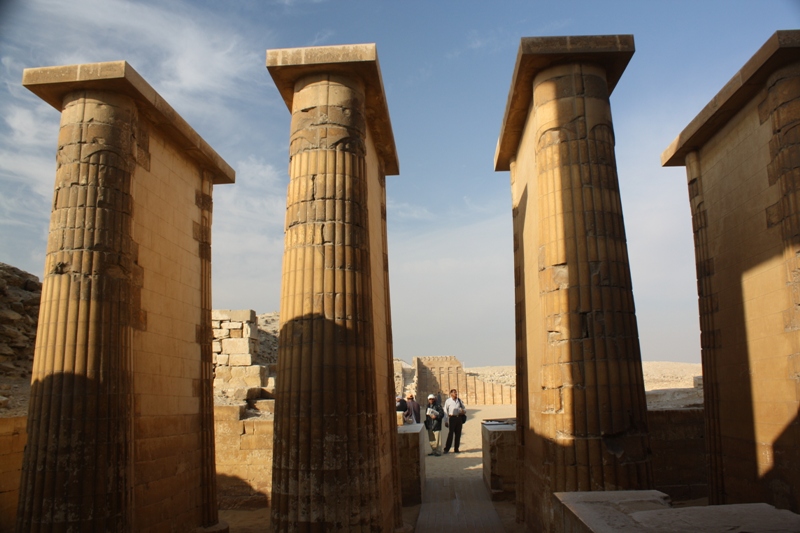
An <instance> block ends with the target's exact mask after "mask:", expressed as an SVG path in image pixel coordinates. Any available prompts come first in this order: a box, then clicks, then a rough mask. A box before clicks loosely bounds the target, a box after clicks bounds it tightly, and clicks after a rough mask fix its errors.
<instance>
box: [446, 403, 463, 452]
mask: <svg viewBox="0 0 800 533" xmlns="http://www.w3.org/2000/svg"><path fill="white" fill-rule="evenodd" d="M444 412H445V414H446V415H447V418H446V420H445V423H444V424H445V426H447V427H448V428H449V429H450V431H448V432H447V442H445V444H444V453H448V452H449V451H450V446H451V445H452V444H455V448H454V449H453V453H460V450H459V449H458V446H459V444H461V415H463V414H466V413H467V409H466V407H464V402H462V401H461V398H459V397H458V391H457V390H456V389H452V390H451V391H450V397H449V398H448V399H447V401H446V402H444ZM453 435H455V437H456V441H455V443H454V442H453Z"/></svg>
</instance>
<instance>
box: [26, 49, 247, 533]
mask: <svg viewBox="0 0 800 533" xmlns="http://www.w3.org/2000/svg"><path fill="white" fill-rule="evenodd" d="M23 84H24V85H25V86H26V87H27V88H28V89H30V90H31V91H33V92H34V93H36V94H37V95H39V96H40V97H41V98H43V99H44V100H45V101H47V102H48V103H50V104H51V105H52V106H53V107H55V108H56V109H57V110H59V111H61V129H60V133H59V140H58V154H57V163H58V168H57V171H56V180H55V191H54V196H53V211H52V213H51V222H50V234H49V238H48V247H47V259H46V264H45V278H44V283H43V294H42V303H41V314H40V317H41V319H40V321H39V326H38V332H37V344H36V350H35V356H34V369H33V379H32V389H31V390H32V398H31V402H30V406H29V417H28V419H29V421H28V424H29V425H28V428H29V440H28V445H27V447H26V452H25V456H24V460H23V466H22V481H21V484H20V498H19V506H18V515H17V528H18V530H19V531H31V530H32V531H40V532H46V531H67V530H70V531H71V530H87V531H88V530H91V531H110V532H112V531H113V532H116V531H153V530H178V529H181V530H183V529H186V528H191V529H196V528H203V527H206V528H211V529H213V530H215V531H222V530H225V529H226V526H225V525H224V524H219V521H218V515H217V502H216V476H215V468H214V419H213V403H212V402H213V399H212V352H211V343H212V334H211V333H212V332H211V242H210V237H211V211H212V200H211V197H212V192H213V191H212V189H213V185H214V184H215V183H232V182H233V179H234V173H233V170H232V169H231V168H230V167H229V166H228V165H227V164H226V163H225V162H224V161H222V159H221V158H220V157H219V156H218V155H217V154H216V153H215V152H214V151H213V150H212V149H211V148H210V147H209V146H208V145H207V144H206V143H205V141H203V139H202V138H200V137H199V136H198V135H197V133H196V132H194V130H192V129H191V128H190V127H189V126H188V124H186V123H185V122H184V121H183V119H182V118H181V117H180V116H179V115H178V114H177V113H175V111H174V110H173V109H172V108H171V107H170V106H169V105H168V104H167V103H166V102H165V101H164V100H163V99H162V98H161V97H160V96H159V95H158V94H157V93H156V92H155V91H154V90H153V89H152V87H150V86H149V85H148V84H147V83H146V82H145V81H144V80H143V79H142V78H141V77H140V76H139V75H138V74H137V73H136V72H135V71H134V70H133V69H132V68H131V67H130V65H128V64H127V63H126V62H124V61H117V62H110V63H95V64H86V65H70V66H64V67H45V68H39V69H26V70H25V72H24V74H23Z"/></svg>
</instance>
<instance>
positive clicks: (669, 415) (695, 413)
mask: <svg viewBox="0 0 800 533" xmlns="http://www.w3.org/2000/svg"><path fill="white" fill-rule="evenodd" d="M647 423H648V427H649V428H650V448H651V449H652V450H653V487H654V488H655V489H656V490H660V491H661V492H664V493H666V494H668V495H669V497H670V499H671V500H672V501H673V502H680V501H687V500H695V499H699V498H706V497H708V459H707V457H706V446H705V417H704V415H703V409H659V410H648V411H647Z"/></svg>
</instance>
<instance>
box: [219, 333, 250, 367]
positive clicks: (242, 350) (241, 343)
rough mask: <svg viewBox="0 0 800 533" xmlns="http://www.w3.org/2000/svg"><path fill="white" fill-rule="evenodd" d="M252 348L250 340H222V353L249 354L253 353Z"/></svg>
mask: <svg viewBox="0 0 800 533" xmlns="http://www.w3.org/2000/svg"><path fill="white" fill-rule="evenodd" d="M254 348H255V343H253V341H252V340H251V339H222V351H223V353H229V354H250V353H253V352H254ZM248 364H250V363H248Z"/></svg>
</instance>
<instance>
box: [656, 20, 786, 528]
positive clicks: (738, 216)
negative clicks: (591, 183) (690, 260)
mask: <svg viewBox="0 0 800 533" xmlns="http://www.w3.org/2000/svg"><path fill="white" fill-rule="evenodd" d="M661 161H662V164H664V165H668V166H685V167H686V177H687V185H688V189H689V202H690V206H691V211H692V229H693V232H694V244H695V261H696V269H697V290H698V304H699V305H698V307H699V314H700V330H701V348H702V359H703V386H704V389H705V422H706V435H705V436H706V439H705V440H706V447H707V452H708V458H709V468H710V475H709V484H708V485H709V486H708V490H709V501H710V502H711V503H714V504H723V503H746V502H767V503H769V504H772V505H774V506H776V507H778V508H782V509H790V510H792V511H793V512H795V513H796V512H798V511H800V469H798V464H800V421H799V419H800V417H798V412H800V395H798V391H800V386H798V382H800V357H799V356H798V353H800V314H798V306H800V261H798V254H800V223H799V222H798V221H800V210H798V205H799V204H798V200H800V194H798V191H800V31H798V30H787V31H778V32H776V33H775V34H773V35H772V36H771V37H770V38H769V39H768V40H767V41H766V43H764V45H763V46H762V47H761V48H760V49H759V50H758V51H757V52H756V53H755V54H754V55H753V57H752V58H750V59H749V60H748V61H747V62H746V63H745V65H744V66H743V67H742V68H741V69H740V70H739V72H737V73H736V74H735V75H734V76H733V78H732V79H731V80H730V81H729V82H728V83H727V84H726V85H725V86H724V87H723V88H722V89H721V90H720V92H719V93H718V94H717V95H716V96H715V97H714V98H713V99H712V100H711V102H709V104H708V105H706V107H705V108H704V109H703V110H702V111H701V112H700V113H699V114H698V115H697V117H695V119H694V120H692V121H691V122H690V123H689V125H687V127H686V128H685V129H684V130H683V131H682V132H681V133H680V134H679V135H678V137H677V138H676V139H675V140H674V141H673V142H672V144H671V145H670V146H669V147H668V148H667V149H666V150H665V151H664V153H663V154H662V156H661Z"/></svg>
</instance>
